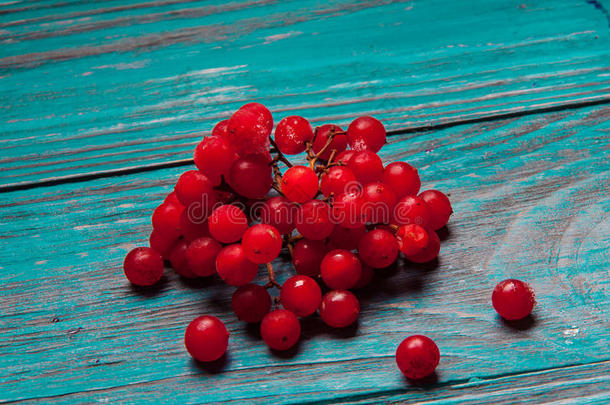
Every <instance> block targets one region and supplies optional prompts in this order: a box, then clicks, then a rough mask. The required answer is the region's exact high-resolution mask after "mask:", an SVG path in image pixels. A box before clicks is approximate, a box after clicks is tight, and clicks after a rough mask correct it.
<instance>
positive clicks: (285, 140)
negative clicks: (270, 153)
mask: <svg viewBox="0 0 610 405" xmlns="http://www.w3.org/2000/svg"><path fill="white" fill-rule="evenodd" d="M312 139H313V129H312V128H311V124H310V123H309V121H307V120H306V119H305V118H303V117H299V116H297V115H291V116H289V117H286V118H284V119H283V120H281V121H280V122H279V123H278V124H277V127H275V143H276V144H277V147H278V148H279V149H280V151H281V152H282V153H283V154H285V155H296V154H298V153H301V152H304V151H305V149H306V145H305V143H307V142H311V140H312Z"/></svg>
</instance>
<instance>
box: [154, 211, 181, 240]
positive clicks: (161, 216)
mask: <svg viewBox="0 0 610 405" xmlns="http://www.w3.org/2000/svg"><path fill="white" fill-rule="evenodd" d="M183 210H184V207H183V206H182V205H181V204H180V205H179V204H174V203H170V202H164V203H163V204H161V205H159V206H158V207H157V208H156V209H155V212H154V213H153V215H152V226H153V229H154V230H156V231H157V232H159V233H160V234H161V235H163V237H164V238H166V239H178V238H179V237H180V234H181V232H180V215H181V214H182V211H183Z"/></svg>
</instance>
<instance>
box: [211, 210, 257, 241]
mask: <svg viewBox="0 0 610 405" xmlns="http://www.w3.org/2000/svg"><path fill="white" fill-rule="evenodd" d="M208 227H209V229H210V235H212V237H213V238H214V239H216V240H217V241H219V242H222V243H233V242H237V241H238V240H240V239H241V237H242V235H243V234H244V232H246V230H247V229H248V218H246V214H244V212H243V211H242V210H240V209H239V208H238V207H236V206H235V205H221V206H220V207H218V208H216V209H215V210H214V211H212V215H210V218H209V219H208Z"/></svg>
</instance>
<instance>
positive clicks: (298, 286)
mask: <svg viewBox="0 0 610 405" xmlns="http://www.w3.org/2000/svg"><path fill="white" fill-rule="evenodd" d="M321 301H322V291H321V290H320V286H319V285H318V283H316V281H315V280H314V279H313V278H311V277H309V276H303V275H298V276H292V277H290V278H289V279H288V280H286V281H285V282H284V284H283V285H282V289H281V291H280V302H281V303H282V306H283V307H284V308H286V309H287V310H289V311H291V312H294V314H295V315H297V316H308V315H311V314H313V313H314V312H316V310H317V309H318V307H319V306H320V302H321Z"/></svg>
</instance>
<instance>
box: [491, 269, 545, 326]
mask: <svg viewBox="0 0 610 405" xmlns="http://www.w3.org/2000/svg"><path fill="white" fill-rule="evenodd" d="M491 302H492V304H493V307H494V309H495V310H496V312H497V313H498V314H499V315H500V316H501V317H502V318H504V319H506V320H509V321H516V320H518V319H523V318H525V317H526V316H528V315H529V314H531V313H532V309H534V305H535V304H536V297H535V295H534V290H532V288H531V287H530V286H529V285H528V284H527V283H525V282H523V281H520V280H515V279H508V280H504V281H501V282H499V283H498V285H496V288H494V291H493V293H492V295H491Z"/></svg>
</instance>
